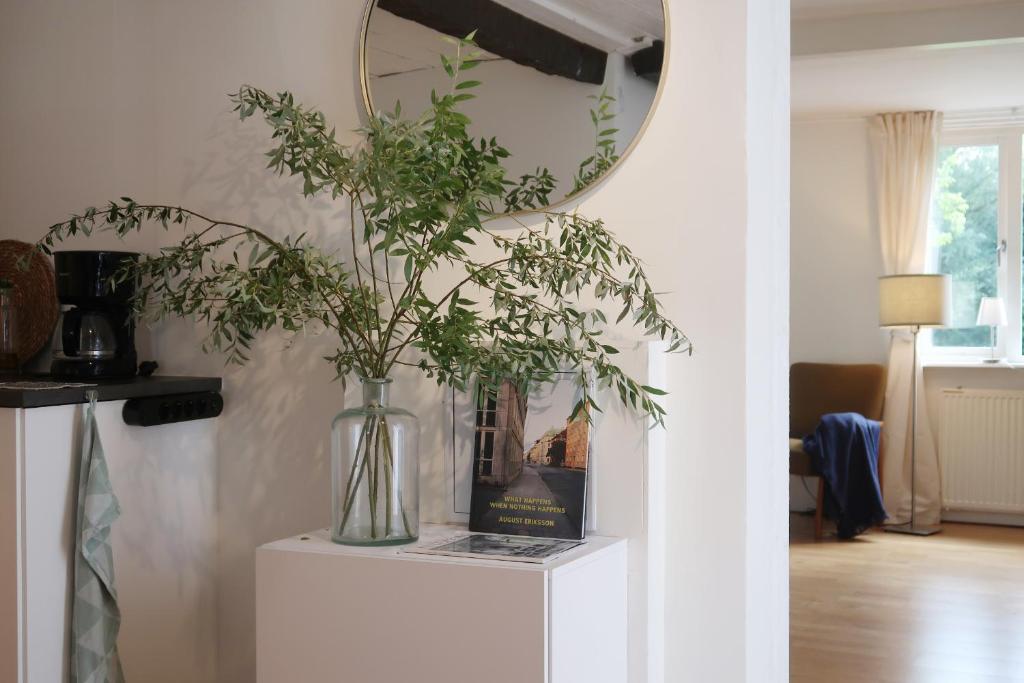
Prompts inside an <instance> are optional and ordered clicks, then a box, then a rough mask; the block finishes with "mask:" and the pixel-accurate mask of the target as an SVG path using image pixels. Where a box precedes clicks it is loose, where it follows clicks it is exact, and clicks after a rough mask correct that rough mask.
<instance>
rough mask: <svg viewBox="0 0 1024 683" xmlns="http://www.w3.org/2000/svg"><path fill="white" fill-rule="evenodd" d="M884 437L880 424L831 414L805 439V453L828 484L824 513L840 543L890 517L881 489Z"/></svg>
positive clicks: (860, 417)
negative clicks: (880, 460)
mask: <svg viewBox="0 0 1024 683" xmlns="http://www.w3.org/2000/svg"><path fill="white" fill-rule="evenodd" d="M880 435H881V423H879V422H876V421H874V420H869V419H867V418H866V417H864V416H863V415H859V414H857V413H832V414H829V415H823V416H822V418H821V422H820V423H819V424H818V427H817V429H815V430H814V433H813V434H811V435H810V436H805V437H804V450H805V451H807V453H808V454H809V455H810V456H811V458H812V460H813V461H814V465H815V468H816V470H817V471H818V473H819V474H820V475H821V477H823V478H824V480H825V484H826V485H825V490H826V491H827V495H826V501H825V512H826V514H828V516H829V517H831V518H833V519H835V520H836V526H837V532H838V535H839V538H853V537H854V536H856V535H857V534H859V533H862V532H863V531H865V530H867V529H868V528H870V527H872V526H875V525H878V524H881V523H882V522H883V521H885V519H886V518H887V517H888V514H886V512H885V507H884V506H883V504H882V489H881V487H880V486H879V484H878V443H879V437H880Z"/></svg>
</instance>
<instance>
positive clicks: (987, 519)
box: [942, 510, 1024, 527]
mask: <svg viewBox="0 0 1024 683" xmlns="http://www.w3.org/2000/svg"><path fill="white" fill-rule="evenodd" d="M942 521H943V522H966V523H967V524H995V525H997V526H1020V527H1024V515H1018V514H1012V513H1006V512H971V511H967V510H943V511H942Z"/></svg>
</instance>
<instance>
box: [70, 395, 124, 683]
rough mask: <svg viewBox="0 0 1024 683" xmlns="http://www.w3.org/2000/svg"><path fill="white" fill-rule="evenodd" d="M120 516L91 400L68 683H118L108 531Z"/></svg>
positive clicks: (81, 483) (117, 623)
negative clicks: (69, 678)
mask: <svg viewBox="0 0 1024 683" xmlns="http://www.w3.org/2000/svg"><path fill="white" fill-rule="evenodd" d="M120 514H121V507H120V505H118V502H117V496H115V495H114V489H113V487H112V486H111V484H110V475H109V473H108V471H107V461H106V459H105V458H104V457H103V444H101V443H100V434H99V431H98V430H97V427H96V397H95V395H93V396H91V397H90V401H89V406H88V408H86V411H85V422H84V425H83V428H82V460H81V465H80V467H79V481H78V520H77V524H76V527H75V529H76V533H75V595H74V603H73V607H72V610H73V611H72V617H71V681H72V683H123V681H124V676H123V674H122V672H121V662H120V659H119V658H118V656H117V632H118V630H119V629H120V627H121V612H120V610H119V609H118V607H117V591H116V590H115V589H114V553H113V550H112V548H111V546H110V528H111V526H112V525H113V523H114V520H116V519H117V518H118V517H119V516H120Z"/></svg>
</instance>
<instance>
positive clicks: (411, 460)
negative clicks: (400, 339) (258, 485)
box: [331, 379, 420, 545]
mask: <svg viewBox="0 0 1024 683" xmlns="http://www.w3.org/2000/svg"><path fill="white" fill-rule="evenodd" d="M360 381H361V382H362V387H363V401H362V405H360V406H359V407H357V408H352V409H349V410H344V411H342V412H340V413H338V416H337V417H335V418H334V424H333V425H332V428H331V486H332V493H333V506H334V512H333V516H332V526H331V538H332V539H333V540H334V542H335V543H344V544H346V545H398V544H401V543H411V542H412V541H415V540H416V539H417V538H418V537H419V478H420V476H419V470H420V466H419V454H418V451H419V438H420V426H419V420H417V419H416V416H415V415H413V414H412V413H410V412H409V411H408V410H403V409H401V408H394V407H392V406H390V405H389V404H388V393H389V389H390V386H391V380H390V379H362V380H360Z"/></svg>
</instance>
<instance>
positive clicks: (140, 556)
mask: <svg viewBox="0 0 1024 683" xmlns="http://www.w3.org/2000/svg"><path fill="white" fill-rule="evenodd" d="M157 383H158V380H156V379H153V380H149V381H147V382H144V381H143V380H135V381H134V382H133V383H132V384H130V385H125V384H107V385H104V386H102V387H101V392H103V393H106V394H108V395H112V396H114V397H117V396H119V395H121V396H123V395H125V394H131V393H143V392H148V394H150V395H152V394H153V393H154V392H155V391H156V390H157V389H159V388H160V387H159V386H157V387H154V386H153V385H154V384H157ZM159 383H160V384H161V385H162V386H169V387H170V388H172V389H178V388H180V386H181V383H180V382H179V383H177V384H176V383H175V380H174V379H173V378H167V379H162V380H159ZM194 384H195V382H194V381H192V382H190V383H188V384H186V385H185V387H186V390H188V389H190V388H192V387H193V386H194ZM207 384H208V385H209V386H204V388H214V389H216V388H219V386H220V382H219V380H210V381H209V382H207ZM171 393H173V392H171ZM48 400H52V401H66V400H74V399H68V398H67V397H66V396H64V395H63V394H59V395H57V396H56V397H55V396H54V392H50V391H48V390H39V391H35V392H32V393H28V392H18V391H12V390H7V389H0V403H3V404H6V405H4V406H3V407H0V683H64V682H65V681H67V680H69V667H68V664H69V662H68V651H69V642H68V636H69V628H68V626H69V623H70V613H71V599H70V598H71V585H72V576H73V572H72V566H73V563H72V553H73V542H74V531H75V515H76V512H77V505H76V502H75V497H76V494H77V486H78V467H79V458H80V447H81V444H80V442H81V425H82V412H83V409H84V406H83V405H82V404H81V403H74V402H72V403H67V404H63V405H47V403H46V402H47V401H48ZM78 400H79V401H80V400H81V397H78ZM18 403H25V404H28V405H29V406H31V407H20V406H18ZM123 406H124V401H123V400H104V398H103V394H102V393H101V396H100V402H99V403H98V405H97V408H96V419H97V422H98V424H99V433H100V438H101V439H102V441H103V445H104V451H105V453H106V459H107V464H108V467H109V470H110V477H111V480H112V482H113V484H114V490H115V492H116V493H117V496H118V498H119V499H120V502H121V510H122V516H121V517H120V518H119V519H118V520H117V521H116V522H115V524H114V529H113V536H112V542H113V547H114V569H115V575H116V586H117V589H118V593H119V599H120V607H121V617H122V622H121V633H120V637H119V638H118V646H119V649H120V653H121V659H122V662H123V664H124V668H125V672H126V677H127V679H128V680H129V681H131V682H132V683H135V681H145V682H146V683H172V682H173V683H178V682H180V681H189V683H213V682H214V681H216V672H215V668H214V662H215V657H216V654H217V652H216V642H215V639H214V638H212V637H197V634H209V633H212V632H213V629H212V627H211V626H209V625H212V624H215V623H216V614H215V611H214V610H215V604H214V600H212V599H211V596H212V595H214V581H215V577H214V576H213V573H212V569H209V567H210V566H211V565H212V564H213V561H212V560H211V559H210V558H212V557H216V552H217V537H216V517H215V514H216V508H215V500H214V498H213V495H212V487H213V475H214V473H215V470H216V459H215V455H216V449H215V445H216V444H215V439H214V429H213V427H214V424H215V422H214V421H213V420H201V421H194V422H184V423H178V424H171V425H164V426H159V427H130V426H128V425H126V424H124V421H123V420H122V417H121V413H122V408H123Z"/></svg>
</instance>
